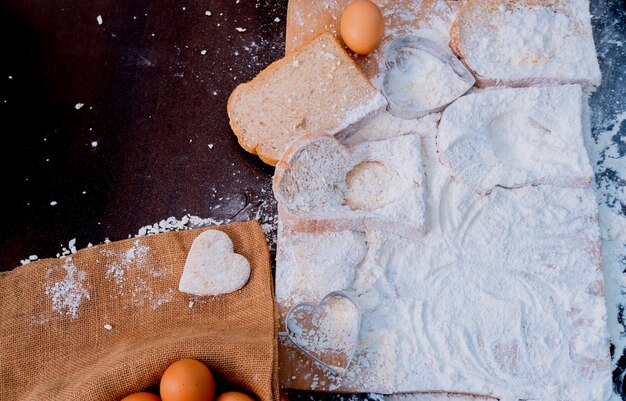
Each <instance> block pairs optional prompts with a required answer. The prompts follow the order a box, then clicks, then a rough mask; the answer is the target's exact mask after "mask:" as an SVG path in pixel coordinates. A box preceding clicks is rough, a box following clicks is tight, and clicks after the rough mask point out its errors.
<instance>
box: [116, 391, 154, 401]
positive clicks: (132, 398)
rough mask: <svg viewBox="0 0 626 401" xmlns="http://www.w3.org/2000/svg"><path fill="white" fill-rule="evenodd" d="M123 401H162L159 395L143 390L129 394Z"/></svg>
mask: <svg viewBox="0 0 626 401" xmlns="http://www.w3.org/2000/svg"><path fill="white" fill-rule="evenodd" d="M121 401H161V398H159V396H158V395H155V394H152V393H146V392H145V391H142V392H141V393H133V394H131V395H127V396H126V397H124V398H122V400H121Z"/></svg>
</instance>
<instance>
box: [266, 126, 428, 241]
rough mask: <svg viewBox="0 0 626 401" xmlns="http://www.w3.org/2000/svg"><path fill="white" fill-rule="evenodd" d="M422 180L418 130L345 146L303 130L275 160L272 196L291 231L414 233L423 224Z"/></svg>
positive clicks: (423, 227) (417, 234) (415, 235)
mask: <svg viewBox="0 0 626 401" xmlns="http://www.w3.org/2000/svg"><path fill="white" fill-rule="evenodd" d="M424 185H425V176H424V164H423V161H422V144H421V138H420V136H419V135H405V136H401V137H397V138H391V139H386V140H382V141H372V142H366V143H362V144H359V145H356V146H353V147H345V146H343V145H341V144H340V143H339V142H338V141H337V140H336V139H335V138H333V137H332V136H329V135H319V134H308V135H305V136H303V137H301V138H299V139H298V140H296V141H295V142H294V143H293V144H292V145H291V146H290V147H289V149H288V150H287V151H286V152H285V154H284V156H283V158H282V159H281V161H280V162H279V163H278V165H277V166H276V174H275V176H274V196H275V197H276V199H277V200H278V208H279V212H280V215H281V219H282V221H283V222H284V223H285V225H287V226H289V227H290V228H291V229H293V230H294V231H298V232H325V231H340V230H361V231H363V230H371V229H376V230H382V231H391V232H395V233H398V234H400V235H403V236H407V237H413V238H420V237H421V236H422V235H423V234H424V232H425V231H426V230H427V227H426V205H425V200H424Z"/></svg>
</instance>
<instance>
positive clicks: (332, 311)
mask: <svg viewBox="0 0 626 401" xmlns="http://www.w3.org/2000/svg"><path fill="white" fill-rule="evenodd" d="M285 325H286V327H287V335H288V336H289V338H290V339H291V341H292V342H293V343H294V344H295V345H296V346H297V347H298V348H300V349H301V350H302V351H303V352H304V353H305V354H307V355H308V356H310V357H311V358H313V359H314V360H316V361H317V362H319V363H321V364H322V365H323V366H326V367H327V368H329V369H331V370H333V371H335V372H343V371H345V370H346V369H347V368H348V366H349V365H350V362H351V361H352V358H353V357H354V353H355V352H356V348H357V345H358V341H359V331H360V328H361V314H360V312H359V309H358V307H357V305H356V304H355V303H354V301H353V300H352V299H351V298H350V297H348V296H347V295H345V294H344V293H343V292H332V293H330V294H328V295H327V296H326V297H324V299H322V301H321V302H320V303H319V304H314V303H310V302H303V303H300V304H298V305H296V306H294V307H293V308H291V310H290V311H289V313H288V314H287V318H286V319H285Z"/></svg>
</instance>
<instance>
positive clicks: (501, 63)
mask: <svg viewBox="0 0 626 401" xmlns="http://www.w3.org/2000/svg"><path fill="white" fill-rule="evenodd" d="M477 4H480V3H477ZM485 4H487V3H485ZM513 4H514V3H513ZM475 8H476V10H475V11H474V10H471V13H470V14H469V15H468V16H467V18H463V19H462V20H463V21H467V22H465V23H463V22H462V23H461V25H460V32H461V34H460V44H461V46H460V47H461V50H462V52H463V55H464V57H465V60H466V62H467V64H468V66H469V67H470V68H471V69H472V70H474V71H476V73H477V74H478V75H480V76H482V77H484V78H488V79H494V80H504V81H507V82H511V81H516V80H519V81H522V82H525V81H532V80H533V79H539V80H541V79H548V80H549V79H552V80H556V79H557V78H558V79H559V81H560V82H578V81H581V80H582V81H585V82H593V83H594V84H595V85H599V84H600V68H599V67H598V62H597V60H596V58H595V57H590V56H589V55H594V54H595V53H596V51H595V46H594V43H593V37H592V35H591V22H590V16H589V10H588V8H589V5H588V2H586V1H580V0H571V1H569V0H559V1H556V2H554V5H553V6H550V7H543V6H528V7H527V6H524V5H508V6H505V5H502V6H500V7H499V8H498V9H494V10H488V8H487V6H485V7H480V6H477V7H475Z"/></svg>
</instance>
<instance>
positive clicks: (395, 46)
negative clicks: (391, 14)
mask: <svg viewBox="0 0 626 401" xmlns="http://www.w3.org/2000/svg"><path fill="white" fill-rule="evenodd" d="M402 49H415V50H420V51H424V52H426V53H428V54H430V55H432V56H433V57H435V58H436V59H438V60H439V61H441V62H443V63H444V64H447V65H449V66H450V67H451V68H452V70H453V71H454V72H455V73H456V74H457V75H458V76H459V77H460V78H461V79H462V80H463V81H465V82H466V83H467V88H466V89H465V90H464V91H463V92H462V93H460V94H459V95H458V96H457V97H456V98H454V99H449V101H446V102H445V103H444V104H440V105H438V106H437V107H434V108H431V109H416V108H412V107H409V106H406V105H402V104H400V103H398V102H396V101H395V100H394V98H393V96H391V95H389V94H388V93H387V89H386V88H387V83H388V79H387V78H388V74H389V70H390V69H391V68H394V67H395V66H396V64H397V63H398V56H399V55H400V52H399V51H400V50H402ZM385 68H386V70H385V77H384V79H383V85H382V93H383V95H384V96H385V98H386V99H387V102H388V105H387V111H389V112H390V113H391V114H393V115H394V116H396V117H398V118H402V119H405V120H412V119H415V118H420V117H423V116H425V115H428V114H431V113H436V112H439V111H441V110H443V109H445V108H446V106H448V105H449V104H450V103H452V102H453V101H455V100H456V99H458V98H459V97H461V96H462V95H463V94H465V93H466V92H467V91H468V90H470V89H471V88H472V86H474V83H476V79H475V78H474V76H473V75H472V74H471V73H470V72H469V71H468V69H467V68H466V67H465V65H463V63H461V62H460V61H459V59H458V58H456V56H455V55H454V54H452V52H451V51H450V50H449V49H447V48H444V47H442V46H440V45H438V44H437V43H435V42H433V41H431V40H429V39H426V38H422V37H419V36H414V35H407V36H400V37H398V38H396V39H394V40H393V41H392V42H391V43H390V44H389V46H388V47H387V49H386V50H385Z"/></svg>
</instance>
